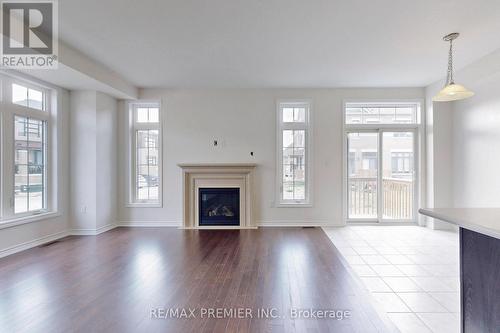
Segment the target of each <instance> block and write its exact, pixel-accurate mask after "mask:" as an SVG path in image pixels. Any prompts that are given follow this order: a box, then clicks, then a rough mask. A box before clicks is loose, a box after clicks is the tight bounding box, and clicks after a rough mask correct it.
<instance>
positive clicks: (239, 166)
mask: <svg viewBox="0 0 500 333" xmlns="http://www.w3.org/2000/svg"><path fill="white" fill-rule="evenodd" d="M178 166H179V167H180V168H181V169H182V198H183V201H182V202H183V209H182V215H183V216H182V221H183V222H182V223H183V225H182V226H183V228H185V229H255V228H257V226H256V224H255V221H254V219H253V200H254V192H253V172H254V170H255V168H256V167H257V165H256V164H253V163H181V164H178ZM217 187H222V188H223V187H233V188H239V189H240V225H239V226H200V225H199V220H198V219H199V216H198V207H199V203H198V200H199V195H198V192H199V189H200V188H217Z"/></svg>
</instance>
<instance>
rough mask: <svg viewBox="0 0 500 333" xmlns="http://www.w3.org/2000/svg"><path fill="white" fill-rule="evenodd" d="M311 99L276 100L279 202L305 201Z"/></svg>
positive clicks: (306, 199) (308, 201)
mask: <svg viewBox="0 0 500 333" xmlns="http://www.w3.org/2000/svg"><path fill="white" fill-rule="evenodd" d="M310 109H311V107H310V102H308V101H290V102H280V103H279V104H278V117H279V121H278V142H279V148H278V150H279V157H278V179H279V181H278V186H279V203H280V204H284V205H290V204H292V205H293V204H299V205H303V204H308V203H310V195H309V187H310V186H309V155H310V149H309V135H310Z"/></svg>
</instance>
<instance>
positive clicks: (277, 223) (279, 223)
mask: <svg viewBox="0 0 500 333" xmlns="http://www.w3.org/2000/svg"><path fill="white" fill-rule="evenodd" d="M257 226H258V227H344V226H345V223H342V224H339V223H333V222H331V221H325V220H299V221H290V220H267V221H266V220H261V221H257Z"/></svg>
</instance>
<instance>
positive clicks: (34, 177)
mask: <svg viewBox="0 0 500 333" xmlns="http://www.w3.org/2000/svg"><path fill="white" fill-rule="evenodd" d="M32 171H34V172H36V173H31V172H32ZM28 172H29V175H28V182H29V192H28V198H29V201H28V207H29V210H30V211H31V210H40V209H42V208H43V169H42V168H40V167H38V166H37V167H34V168H32V167H31V166H30V167H28Z"/></svg>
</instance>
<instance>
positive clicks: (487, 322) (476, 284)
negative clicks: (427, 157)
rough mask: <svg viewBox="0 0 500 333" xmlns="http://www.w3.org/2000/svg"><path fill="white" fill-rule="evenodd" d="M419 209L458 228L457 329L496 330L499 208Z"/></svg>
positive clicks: (498, 321) (499, 301) (498, 324)
mask: <svg viewBox="0 0 500 333" xmlns="http://www.w3.org/2000/svg"><path fill="white" fill-rule="evenodd" d="M419 212H420V214H423V215H426V216H430V217H433V218H435V219H438V220H442V221H445V222H449V223H453V224H455V225H457V226H459V227H460V320H461V328H460V331H461V332H464V333H468V332H471V333H472V332H474V333H475V332H499V331H500V330H499V328H500V208H425V209H420V210H419ZM436 255H437V256H439V253H436Z"/></svg>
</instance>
